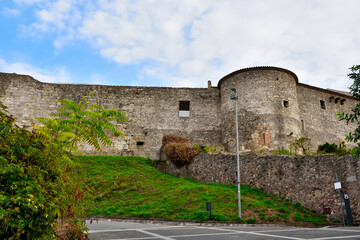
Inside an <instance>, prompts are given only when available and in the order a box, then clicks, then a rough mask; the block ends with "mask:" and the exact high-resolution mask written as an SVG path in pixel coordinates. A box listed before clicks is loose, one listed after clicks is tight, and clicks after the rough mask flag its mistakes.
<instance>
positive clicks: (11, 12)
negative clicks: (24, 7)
mask: <svg viewBox="0 0 360 240" xmlns="http://www.w3.org/2000/svg"><path fill="white" fill-rule="evenodd" d="M1 13H2V14H3V15H5V16H8V17H18V16H20V15H21V11H20V10H19V9H15V8H8V7H4V8H3V9H2V11H1Z"/></svg>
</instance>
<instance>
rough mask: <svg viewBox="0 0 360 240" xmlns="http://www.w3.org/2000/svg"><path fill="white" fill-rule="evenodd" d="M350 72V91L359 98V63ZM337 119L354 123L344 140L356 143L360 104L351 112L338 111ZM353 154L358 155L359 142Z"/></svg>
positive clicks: (358, 132) (359, 135) (359, 150)
mask: <svg viewBox="0 0 360 240" xmlns="http://www.w3.org/2000/svg"><path fill="white" fill-rule="evenodd" d="M350 71H351V72H350V73H349V74H348V77H349V78H350V79H352V80H353V81H354V82H353V84H352V85H351V86H350V92H351V93H352V94H353V96H354V97H355V98H356V99H358V100H360V65H354V66H352V67H351V68H350ZM338 116H339V120H345V121H346V124H349V123H356V124H357V125H358V127H357V128H356V129H355V130H354V131H353V132H350V133H349V134H348V135H346V138H345V139H346V140H348V141H351V142H355V143H357V142H358V141H359V139H360V121H359V119H358V118H359V117H360V104H357V105H356V106H355V107H354V108H353V109H352V110H351V113H344V112H340V111H339V113H338ZM352 153H353V154H354V155H355V156H359V154H360V143H357V147H355V148H354V150H353V152H352Z"/></svg>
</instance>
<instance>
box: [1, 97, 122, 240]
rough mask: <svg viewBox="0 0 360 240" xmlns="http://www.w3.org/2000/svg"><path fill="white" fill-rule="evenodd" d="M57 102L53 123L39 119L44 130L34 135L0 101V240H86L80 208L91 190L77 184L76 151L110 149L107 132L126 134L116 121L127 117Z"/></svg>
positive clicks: (93, 106) (84, 103) (84, 104)
mask: <svg viewBox="0 0 360 240" xmlns="http://www.w3.org/2000/svg"><path fill="white" fill-rule="evenodd" d="M58 102H60V103H62V106H61V107H60V108H59V109H58V112H57V113H54V115H53V116H54V118H44V117H42V118H37V119H38V120H39V121H40V123H42V124H43V125H42V126H38V127H36V128H35V129H34V130H32V131H28V130H26V129H24V128H20V127H18V126H17V125H16V124H15V119H14V118H13V117H11V116H9V115H8V114H7V112H6V106H4V105H3V104H2V103H1V102H0V226H1V227H0V239H9V240H12V239H28V240H30V239H55V238H56V239H59V240H62V239H64V240H65V239H66V240H68V239H74V240H75V239H79V240H85V239H87V236H86V235H85V234H84V231H85V230H86V227H85V225H84V222H83V220H81V218H80V217H81V216H83V215H84V212H85V209H83V208H82V207H81V205H80V204H79V203H80V202H81V200H82V199H83V197H84V196H85V193H86V192H87V186H86V185H85V184H82V185H80V183H81V180H80V179H77V181H74V179H73V177H74V172H73V171H74V169H76V164H75V163H74V162H73V161H72V158H73V157H74V156H73V155H72V152H76V153H78V154H81V151H80V150H79V148H78V146H79V145H80V143H81V142H84V141H85V142H86V143H88V144H89V145H91V146H94V147H95V149H97V150H99V151H101V150H102V149H101V146H106V145H112V144H113V142H112V141H111V139H110V138H109V137H108V136H107V133H113V134H114V135H115V136H121V135H122V133H121V131H119V130H118V129H117V128H116V127H115V126H114V125H113V124H112V122H113V121H114V120H116V121H118V122H122V121H124V120H125V117H126V116H125V112H119V111H116V110H114V109H112V108H110V109H107V110H105V109H103V108H102V107H101V106H99V105H97V104H93V103H90V102H88V101H87V99H86V98H83V99H82V100H81V101H80V102H79V103H76V102H74V101H71V100H68V99H63V100H59V101H58ZM74 158H75V157H74Z"/></svg>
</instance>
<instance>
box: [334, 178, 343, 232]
mask: <svg viewBox="0 0 360 240" xmlns="http://www.w3.org/2000/svg"><path fill="white" fill-rule="evenodd" d="M338 181H339V179H338V175H337V173H336V182H338ZM338 190H339V198H340V207H341V216H342V220H343V224H344V227H345V218H344V210H343V205H342V200H341V193H340V188H339V189H338Z"/></svg>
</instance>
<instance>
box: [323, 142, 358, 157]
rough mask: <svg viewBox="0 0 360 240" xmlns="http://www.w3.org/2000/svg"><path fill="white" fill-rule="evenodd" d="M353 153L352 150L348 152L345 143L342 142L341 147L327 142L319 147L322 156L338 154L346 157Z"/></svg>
mask: <svg viewBox="0 0 360 240" xmlns="http://www.w3.org/2000/svg"><path fill="white" fill-rule="evenodd" d="M349 152H351V150H347V149H346V146H345V142H341V143H340V144H339V145H337V144H335V143H331V144H330V143H328V142H325V143H324V144H323V145H319V146H318V153H320V154H326V153H330V154H336V155H345V154H348V153H349Z"/></svg>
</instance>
